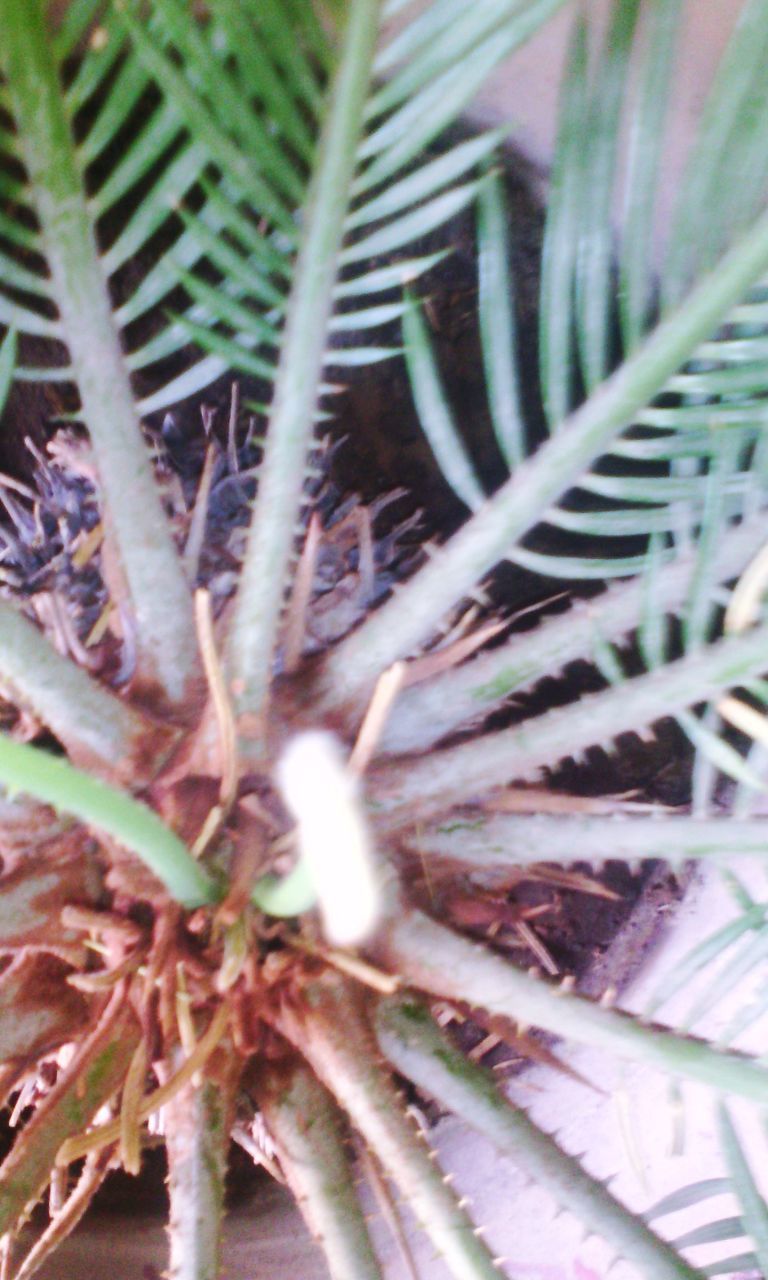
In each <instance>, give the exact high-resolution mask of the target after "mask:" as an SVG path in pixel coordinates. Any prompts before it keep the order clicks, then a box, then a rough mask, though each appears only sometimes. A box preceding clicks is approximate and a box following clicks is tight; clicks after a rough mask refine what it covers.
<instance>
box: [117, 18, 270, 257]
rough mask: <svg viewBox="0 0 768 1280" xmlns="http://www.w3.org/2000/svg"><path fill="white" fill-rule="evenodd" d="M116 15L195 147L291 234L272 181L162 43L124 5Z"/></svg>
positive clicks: (243, 193)
mask: <svg viewBox="0 0 768 1280" xmlns="http://www.w3.org/2000/svg"><path fill="white" fill-rule="evenodd" d="M119 15H120V21H121V22H122V23H123V24H124V25H125V27H126V30H127V31H128V33H129V35H130V37H131V40H132V42H133V45H134V48H135V49H136V51H137V53H138V55H139V56H140V57H141V59H142V61H143V62H144V64H145V66H146V67H147V69H148V70H149V71H150V72H151V74H152V75H153V77H154V78H155V80H156V81H157V83H158V84H159V85H162V87H163V92H164V94H165V96H166V100H167V101H168V102H169V103H170V104H171V105H172V106H173V108H174V109H175V110H176V112H177V113H178V117H179V122H180V123H181V124H184V126H185V127H186V128H188V129H189V131H190V134H191V136H192V137H193V138H194V139H195V147H196V148H202V147H203V146H205V148H206V150H207V154H208V156H209V158H210V159H211V160H212V161H213V162H214V163H216V164H217V165H219V167H220V168H222V169H223V170H224V171H225V172H226V173H227V174H228V175H229V177H230V179H231V180H232V181H234V182H236V183H237V185H238V188H239V189H240V191H241V192H242V195H243V198H245V199H248V200H249V201H250V202H251V204H252V206H253V208H254V209H255V210H257V211H258V212H259V213H261V214H263V216H264V217H266V218H269V219H270V221H271V222H273V223H275V224H276V225H277V226H279V227H281V228H282V229H283V230H284V231H285V232H286V234H287V235H293V233H294V226H293V220H292V218H291V214H290V211H289V209H288V208H287V207H286V205H285V203H284V201H283V200H282V198H281V197H280V196H278V194H277V193H276V192H275V190H274V187H273V186H272V184H271V183H270V182H268V181H267V180H266V179H265V178H264V177H262V176H261V175H260V174H259V173H258V172H257V170H256V169H255V168H254V166H253V162H252V159H251V157H250V156H247V155H246V154H244V153H243V152H242V151H241V150H240V149H239V148H238V146H237V145H236V144H235V143H234V142H233V141H232V139H231V138H230V137H229V135H228V134H227V133H226V132H225V131H224V130H223V129H222V128H221V127H220V125H219V124H217V122H216V120H215V119H214V117H213V116H212V114H211V112H210V110H209V108H208V107H207V106H206V104H205V102H204V101H203V100H202V99H201V98H200V97H199V96H198V94H197V93H196V92H195V90H194V89H193V88H192V87H191V86H190V85H189V84H188V83H187V81H186V79H185V77H184V76H183V74H182V73H181V72H180V71H179V70H178V69H177V67H176V66H175V65H174V63H173V62H172V61H171V60H170V58H169V57H168V56H167V55H166V54H165V52H164V51H163V49H162V47H161V46H160V45H159V44H158V43H156V42H155V41H154V40H153V39H151V37H150V35H149V33H148V32H147V31H146V30H145V29H144V26H143V25H142V23H141V22H140V21H139V20H138V19H137V18H136V17H135V16H134V14H132V13H131V12H129V10H128V8H127V7H123V8H121V9H120V11H119Z"/></svg>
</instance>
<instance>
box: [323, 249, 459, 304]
mask: <svg viewBox="0 0 768 1280" xmlns="http://www.w3.org/2000/svg"><path fill="white" fill-rule="evenodd" d="M448 253H449V250H448V249H442V250H440V252H438V253H429V254H425V255H424V256H423V257H421V258H406V259H404V260H402V261H399V262H393V263H392V264H391V265H390V266H388V267H374V268H373V270H371V271H365V272H363V273H362V274H360V275H356V276H352V277H351V278H349V279H346V280H341V281H340V282H339V283H338V284H337V285H336V288H335V289H334V291H333V296H334V298H356V297H359V296H360V294H363V295H364V296H366V297H367V296H368V294H372V293H384V292H385V291H386V290H388V289H401V288H402V287H403V286H404V285H406V284H410V283H411V281H413V280H416V279H417V278H418V276H420V275H424V274H425V273H426V272H427V271H431V270H432V268H433V267H436V266H437V265H438V263H440V262H442V261H443V259H444V258H445V257H446V256H447V255H448Z"/></svg>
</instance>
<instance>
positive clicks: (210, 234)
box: [169, 208, 285, 312]
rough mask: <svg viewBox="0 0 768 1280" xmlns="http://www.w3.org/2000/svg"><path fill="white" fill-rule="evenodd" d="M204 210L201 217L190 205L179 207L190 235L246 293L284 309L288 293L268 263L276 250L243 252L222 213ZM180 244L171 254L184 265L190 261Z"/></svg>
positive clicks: (200, 249) (224, 275)
mask: <svg viewBox="0 0 768 1280" xmlns="http://www.w3.org/2000/svg"><path fill="white" fill-rule="evenodd" d="M204 214H205V216H204V217H200V216H197V215H195V214H191V213H189V212H188V211H187V210H186V209H179V217H180V218H181V219H182V221H183V222H184V225H185V227H186V228H187V230H188V232H189V233H190V237H191V238H192V239H194V240H195V241H196V243H197V245H198V246H199V251H200V253H201V254H203V253H204V254H205V256H206V257H207V258H208V259H209V260H210V262H211V263H212V265H213V266H215V267H216V268H217V269H218V270H219V271H221V273H222V276H223V277H224V279H226V280H227V281H229V282H230V283H231V284H232V285H237V286H239V288H240V289H241V290H242V292H243V293H247V294H250V295H251V297H253V298H257V299H258V300H259V301H260V302H263V303H265V304H266V305H268V306H271V307H273V308H276V309H277V310H278V311H280V312H282V311H283V310H284V309H285V294H284V293H283V292H282V291H281V290H280V289H278V288H277V286H276V285H275V284H274V283H273V281H272V279H271V278H270V270H269V265H268V264H269V261H270V259H271V252H272V251H271V250H269V248H268V247H267V252H266V253H262V254H261V256H260V257H256V256H255V255H254V254H252V253H250V254H249V253H242V252H241V251H240V250H239V249H237V248H235V247H234V245H232V244H231V243H230V242H229V240H227V239H225V238H224V237H223V236H222V234H221V225H220V223H219V219H218V217H215V218H213V219H211V216H210V211H209V210H208V209H207V208H206V210H205V211H204ZM206 219H207V220H206ZM211 223H212V225H211ZM178 248H179V245H178V242H177V244H176V245H175V246H174V249H173V252H172V254H171V255H169V257H170V261H171V262H172V263H178V265H179V266H181V267H184V266H186V265H189V264H187V263H184V262H183V261H181V260H180V258H179V254H178Z"/></svg>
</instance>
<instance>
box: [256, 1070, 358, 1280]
mask: <svg viewBox="0 0 768 1280" xmlns="http://www.w3.org/2000/svg"><path fill="white" fill-rule="evenodd" d="M255 1089H256V1096H257V1098H258V1103H259V1106H260V1108H261V1110H262V1112H263V1114H264V1118H265V1120H266V1121H267V1124H268V1126H269V1131H270V1133H271V1135H272V1137H273V1138H274V1140H275V1142H276V1143H277V1148H278V1153H279V1156H280V1165H281V1168H282V1170H283V1172H284V1173H285V1176H286V1178H287V1180H288V1184H289V1186H290V1188H291V1191H292V1192H293V1194H294V1196H295V1198H296V1202H297V1204H298V1206H299V1208H300V1209H301V1212H302V1214H303V1216H304V1220H305V1222H306V1224H307V1226H308V1228H309V1230H310V1231H311V1232H312V1235H313V1236H314V1238H315V1239H316V1240H317V1242H318V1244H319V1245H320V1247H321V1249H322V1250H323V1252H324V1254H325V1257H326V1261H327V1263H328V1269H329V1271H330V1273H331V1275H332V1276H333V1277H334V1280H381V1272H380V1270H379V1267H378V1264H377V1262H376V1256H375V1254H374V1252H373V1247H372V1245H371V1241H370V1237H369V1235H368V1229H367V1227H366V1225H365V1220H364V1218H363V1215H362V1212H361V1209H360V1203H359V1201H358V1199H357V1195H356V1194H355V1188H354V1185H353V1182H352V1176H351V1169H350V1162H349V1154H348V1152H347V1150H346V1142H347V1132H346V1125H345V1123H344V1118H343V1116H342V1113H341V1112H340V1111H339V1109H338V1108H337V1106H336V1104H335V1102H334V1100H333V1098H332V1097H331V1095H330V1094H329V1093H328V1092H327V1091H326V1090H325V1089H324V1088H323V1086H322V1085H321V1084H320V1082H319V1080H318V1079H317V1078H316V1076H315V1075H314V1073H313V1072H312V1071H310V1069H309V1068H308V1067H307V1066H306V1064H304V1063H303V1062H302V1061H301V1059H300V1058H298V1057H296V1058H292V1059H290V1060H288V1061H281V1062H280V1063H279V1064H269V1063H267V1064H266V1065H265V1067H264V1068H262V1069H261V1070H260V1072H259V1074H258V1077H257V1079H256V1082H255Z"/></svg>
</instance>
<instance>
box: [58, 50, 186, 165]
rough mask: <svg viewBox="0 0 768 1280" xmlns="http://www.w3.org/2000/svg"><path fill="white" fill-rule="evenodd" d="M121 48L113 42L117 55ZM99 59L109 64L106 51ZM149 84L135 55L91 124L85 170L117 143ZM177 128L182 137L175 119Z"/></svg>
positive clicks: (84, 147)
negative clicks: (116, 140)
mask: <svg viewBox="0 0 768 1280" xmlns="http://www.w3.org/2000/svg"><path fill="white" fill-rule="evenodd" d="M105 34H106V29H105ZM119 47H120V41H119V40H116V39H114V38H113V39H112V50H113V51H114V54H116V51H117V50H118V49H119ZM97 56H98V57H99V59H100V60H101V61H102V62H103V61H104V60H105V54H104V50H103V49H101V50H99V53H98V55H97ZM110 61H111V59H110ZM149 82H150V78H149V74H148V72H147V71H146V69H145V67H144V66H143V64H142V63H141V62H140V60H139V59H138V58H137V57H136V56H135V55H134V56H133V57H130V56H129V57H127V58H126V59H125V60H124V61H123V62H122V64H121V65H120V68H119V70H118V72H117V74H116V75H115V77H114V80H113V82H112V83H111V84H110V86H109V91H108V93H107V94H106V96H105V98H104V101H103V102H101V103H100V105H99V109H98V110H97V112H96V116H95V119H94V120H93V122H92V123H91V124H90V128H89V129H88V132H87V133H86V134H85V137H84V138H83V140H82V142H81V143H80V145H79V155H80V161H81V164H82V165H83V168H85V166H86V165H89V164H91V163H92V162H93V161H94V160H95V159H96V158H97V156H98V155H99V154H100V153H101V152H102V151H103V150H104V149H105V148H107V147H108V146H109V145H110V143H111V142H113V141H114V138H115V136H116V135H117V134H118V133H119V131H120V130H121V129H123V128H124V127H125V124H126V121H127V120H128V119H129V117H130V115H131V112H132V111H133V110H134V108H135V107H136V104H137V103H138V102H139V99H140V98H141V95H142V94H143V93H144V91H145V90H146V88H147V85H148V84H149ZM155 114H156V113H155ZM168 114H170V113H168ZM150 123H151V124H154V120H153V119H152V120H151V121H150ZM173 124H174V129H175V132H176V133H178V132H179V128H180V126H179V122H178V120H177V119H174V121H173ZM143 131H144V130H139V131H138V132H139V133H141V132H143ZM171 136H172V135H171ZM169 140H170V139H169ZM134 146H135V140H134V141H133V142H132V143H131V146H130V147H129V150H133V149H134ZM147 167H148V166H147Z"/></svg>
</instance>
